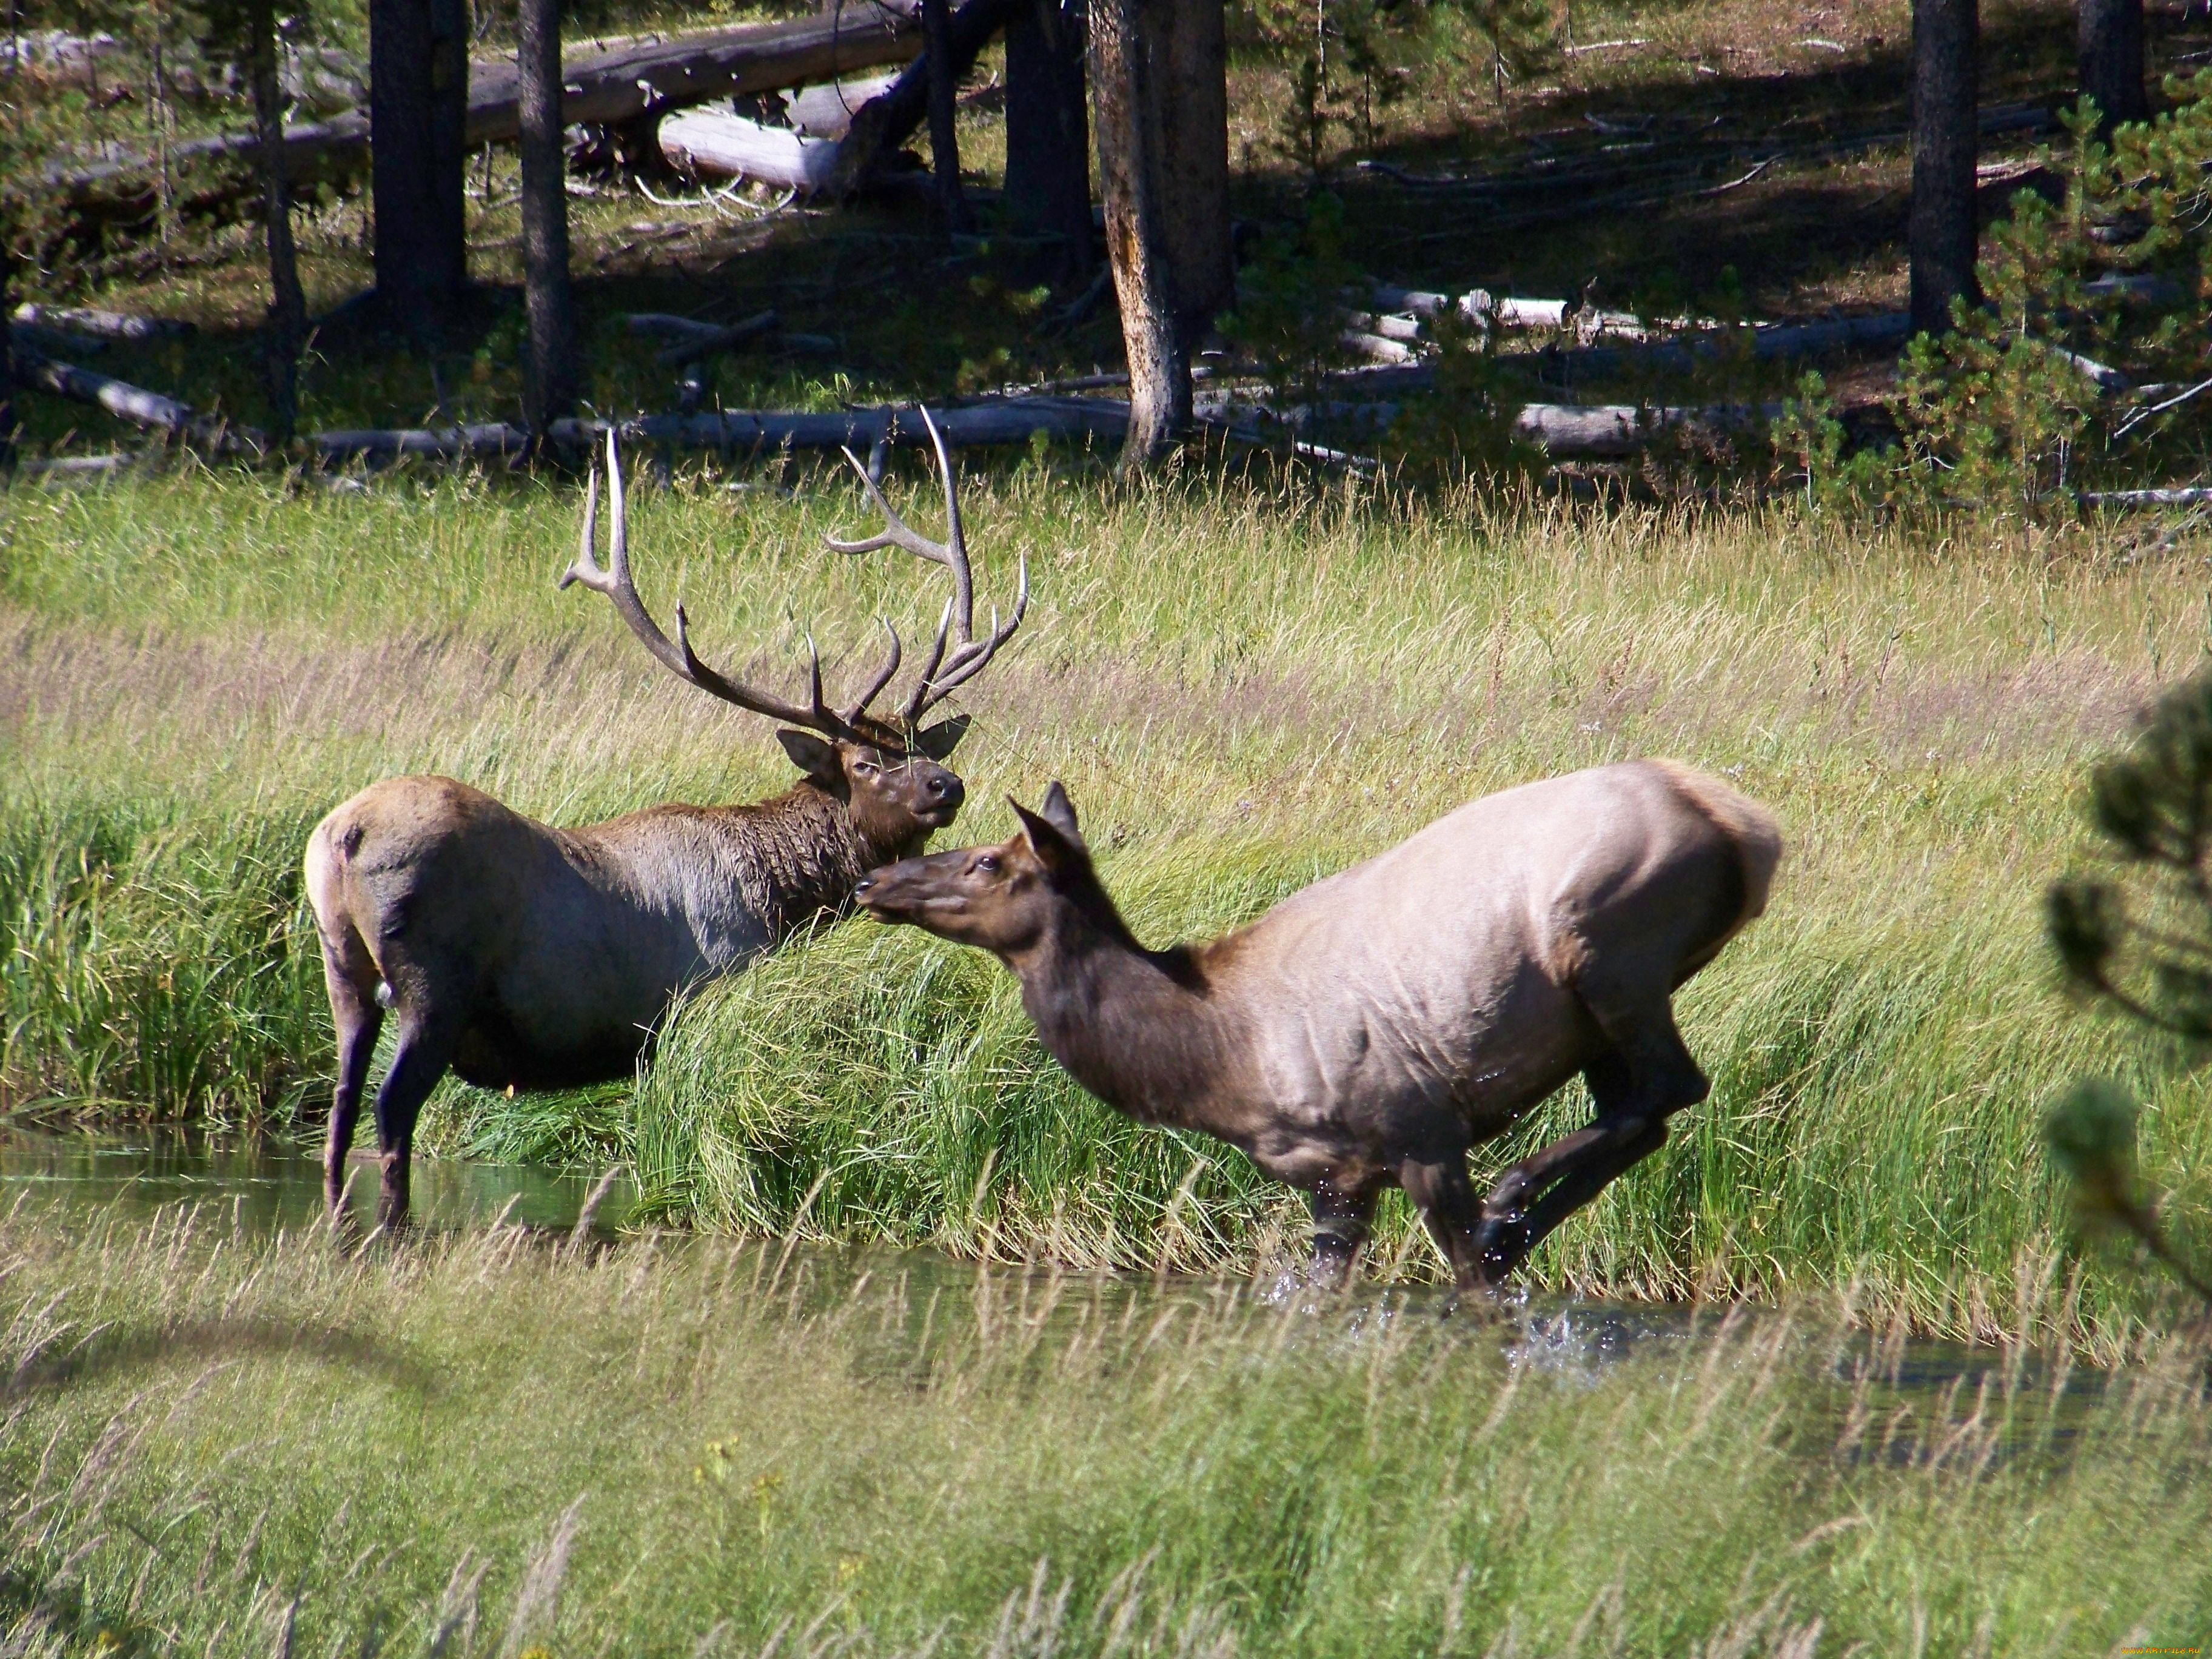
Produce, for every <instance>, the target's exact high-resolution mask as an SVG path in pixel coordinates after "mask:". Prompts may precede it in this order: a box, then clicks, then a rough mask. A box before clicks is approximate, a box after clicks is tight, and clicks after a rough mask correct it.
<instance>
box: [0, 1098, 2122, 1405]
mask: <svg viewBox="0 0 2212 1659" xmlns="http://www.w3.org/2000/svg"><path fill="white" fill-rule="evenodd" d="M354 1168H355V1171H356V1173H355V1176H354V1179H353V1182H352V1184H351V1187H350V1189H349V1201H350V1203H351V1206H352V1209H353V1212H354V1215H355V1217H356V1219H357V1220H358V1221H359V1222H360V1223H361V1224H362V1227H363V1228H364V1230H365V1229H366V1227H367V1226H368V1224H369V1223H370V1222H371V1221H372V1219H373V1215H372V1212H373V1210H374V1199H375V1190H376V1182H375V1165H374V1162H373V1161H371V1160H369V1159H367V1158H363V1157H362V1155H360V1154H356V1158H355V1161H354ZM594 1184H595V1183H594V1181H593V1178H592V1176H588V1175H583V1174H568V1173H562V1172H557V1171H552V1170H544V1169H540V1168H537V1167H535V1166H532V1165H526V1164H489V1163H479V1162H474V1161H471V1160H466V1159H458V1158H419V1157H418V1158H416V1161H415V1165H414V1185H413V1194H414V1197H413V1203H414V1215H415V1219H416V1224H417V1225H419V1226H422V1227H424V1228H428V1229H434V1230H435V1229H448V1228H468V1227H481V1226H484V1225H489V1224H490V1223H492V1222H494V1221H502V1220H503V1221H506V1222H508V1223H513V1224H519V1225H524V1226H527V1227H531V1228H534V1229H539V1230H544V1231H561V1232H566V1231H568V1230H569V1229H571V1228H572V1227H573V1226H574V1224H575V1221H576V1219H577V1217H578V1215H579V1213H580V1211H581V1209H582V1207H583V1206H584V1204H585V1202H586V1199H587V1197H588V1194H590V1192H591V1189H592V1186H593V1185H594ZM634 1201H635V1194H634V1192H633V1190H632V1189H631V1188H630V1187H629V1183H628V1182H626V1181H623V1180H620V1179H618V1180H617V1182H616V1183H615V1185H614V1186H613V1187H612V1188H611V1189H610V1190H609V1192H608V1193H607V1194H606V1195H605V1198H604V1199H603V1200H601V1202H600V1204H599V1207H598V1208H597V1210H596V1211H595V1212H594V1214H593V1231H595V1232H596V1233H597V1234H598V1235H599V1236H600V1237H613V1236H614V1235H615V1234H617V1232H618V1231H619V1230H620V1229H621V1227H622V1225H623V1222H624V1220H625V1218H626V1217H627V1215H628V1213H629V1210H630V1208H631V1206H632V1205H633V1203H634ZM179 1203H183V1204H198V1205H204V1206H209V1207H210V1208H211V1209H213V1210H215V1211H216V1212H217V1213H218V1214H220V1215H222V1217H223V1218H225V1219H226V1220H228V1221H230V1222H231V1223H232V1224H233V1225H236V1226H239V1227H240V1228H243V1229H244V1230H246V1231H248V1232H270V1231H276V1230H277V1229H279V1228H299V1227H304V1226H308V1225H313V1224H315V1223H316V1222H318V1221H319V1219H320V1218H321V1217H322V1213H323V1194H322V1166H321V1163H320V1158H319V1149H318V1148H315V1147H313V1146H306V1145H302V1144H301V1143H298V1142H294V1141H290V1140H285V1139H274V1138H265V1139H253V1140H237V1139H220V1138H216V1137H211V1136H208V1135H205V1134H200V1133H191V1132H188V1131H181V1130H143V1131H140V1132H137V1133H112V1134H86V1133H49V1132H46V1131H41V1130H37V1129H31V1128H23V1127H12V1126H10V1127H0V1212H6V1211H8V1210H10V1209H13V1208H15V1206H18V1205H21V1206H27V1207H34V1208H38V1209H43V1210H48V1211H59V1212H76V1213H78V1214H82V1215H86V1216H89V1215H91V1214H93V1213H94V1212H106V1213H111V1214H112V1213H120V1214H122V1215H124V1216H126V1217H129V1216H133V1215H144V1216H146V1217H149V1218H150V1217H151V1216H152V1215H153V1214H154V1212H155V1211H157V1210H159V1209H161V1208H162V1207H164V1206H173V1205H177V1204H179ZM751 1248H754V1249H757V1250H758V1251H759V1252H760V1253H761V1255H762V1256H763V1261H764V1262H766V1263H768V1264H770V1265H772V1268H773V1273H772V1278H773V1279H775V1281H778V1282H781V1283H782V1284H784V1285H788V1286H791V1287H792V1288H793V1289H794V1290H795V1289H797V1288H798V1285H799V1283H801V1282H803V1283H804V1284H805V1285H806V1286H807V1289H806V1291H805V1292H804V1294H805V1298H806V1299H809V1300H813V1299H817V1298H818V1299H829V1298H834V1297H841V1296H844V1295H848V1294H850V1293H851V1292H852V1290H853V1287H854V1285H855V1283H856V1281H857V1280H859V1279H861V1278H862V1277H864V1276H866V1277H867V1278H870V1279H873V1280H875V1281H876V1282H878V1283H879V1284H881V1283H884V1282H886V1281H894V1282H896V1283H897V1284H898V1285H900V1287H901V1290H902V1295H903V1297H905V1299H906V1300H907V1303H908V1306H909V1307H910V1308H911V1309H912V1310H914V1314H915V1322H916V1324H917V1327H918V1328H919V1327H921V1326H925V1325H926V1324H927V1320H928V1314H927V1308H928V1305H929V1304H930V1303H931V1302H932V1301H933V1299H939V1298H944V1297H960V1298H963V1299H964V1298H971V1297H977V1296H979V1295H983V1296H987V1297H990V1298H992V1299H993V1300H994V1301H996V1302H997V1303H998V1304H1000V1307H1001V1308H1002V1309H1003V1310H1005V1311H1006V1313H1008V1314H1009V1315H1011V1316H1014V1317H1017V1318H1020V1319H1024V1320H1030V1321H1034V1322H1037V1323H1038V1324H1039V1325H1040V1326H1041V1327H1042V1328H1043V1329H1044V1330H1045V1331H1046V1332H1049V1331H1050V1330H1051V1329H1052V1328H1054V1326H1056V1325H1060V1324H1062V1323H1066V1325H1068V1326H1069V1327H1070V1328H1073V1326H1074V1324H1075V1323H1076V1322H1079V1321H1083V1320H1094V1321H1095V1320H1096V1319H1097V1318H1098V1317H1099V1316H1102V1315H1103V1316H1106V1317H1107V1318H1109V1319H1111V1320H1117V1321H1118V1320H1139V1319H1141V1320H1143V1321H1146V1322H1153V1321H1171V1320H1172V1319H1174V1318H1175V1317H1176V1316H1179V1315H1198V1314H1200V1313H1203V1312H1204V1311H1206V1310H1209V1309H1211V1310H1217V1311H1218V1310H1220V1309H1221V1308H1222V1306H1223V1305H1224V1304H1230V1303H1243V1304H1250V1303H1252V1302H1254V1301H1255V1300H1256V1301H1258V1302H1261V1303H1265V1304H1273V1305H1276V1306H1279V1307H1288V1308H1291V1309H1293V1310H1299V1311H1303V1312H1304V1313H1306V1314H1307V1315H1309V1316H1310V1323H1309V1324H1308V1325H1307V1326H1306V1328H1305V1329H1304V1333H1303V1334H1301V1335H1300V1336H1299V1337H1298V1338H1297V1341H1299V1342H1311V1343H1315V1344H1319V1345H1323V1346H1339V1345H1350V1346H1359V1345H1365V1344H1373V1343H1381V1342H1404V1343H1409V1344H1413V1345H1417V1346H1423V1347H1431V1346H1437V1345H1443V1346H1458V1345H1462V1344H1465V1345H1472V1346H1479V1347H1481V1348H1484V1349H1486V1350H1489V1351H1490V1352H1502V1353H1503V1355H1504V1358H1506V1359H1507V1360H1508V1361H1510V1363H1511V1364H1513V1366H1514V1367H1515V1368H1516V1370H1521V1371H1522V1372H1524V1373H1526V1374H1528V1375H1530V1376H1545V1377H1547V1378H1549V1379H1551V1380H1553V1382H1555V1383H1558V1384H1559V1385H1562V1386H1566V1387H1586V1388H1595V1387H1597V1386H1599V1385H1601V1383H1603V1382H1604V1381H1605V1379H1606V1378H1607V1376H1608V1375H1609V1374H1611V1373H1613V1371H1615V1370H1617V1369H1618V1368H1619V1367H1620V1366H1621V1365H1622V1364H1624V1363H1626V1362H1627V1361H1629V1360H1632V1359H1639V1360H1655V1361H1656V1362H1658V1363H1659V1364H1660V1365H1661V1366H1662V1368H1663V1369H1666V1370H1673V1371H1675V1372H1676V1373H1677V1374H1679V1373H1680V1371H1681V1370H1686V1369H1689V1368H1691V1367H1693V1366H1695V1365H1697V1364H1701V1363H1703V1360H1704V1358H1705V1356H1706V1354H1708V1353H1709V1352H1711V1346H1712V1344H1713V1340H1714V1338H1715V1337H1716V1335H1717V1334H1721V1333H1723V1331H1725V1332H1727V1333H1728V1334H1730V1335H1732V1336H1735V1337H1741V1336H1745V1335H1750V1334H1757V1333H1758V1332H1759V1330H1760V1329H1762V1328H1764V1329H1765V1330H1767V1331H1769V1332H1771V1333H1772V1334H1774V1336H1775V1338H1776V1340H1778V1342H1780V1343H1781V1344H1782V1345H1783V1346H1784V1347H1785V1348H1787V1349H1788V1350H1790V1356H1791V1357H1790V1369H1791V1370H1794V1371H1796V1373H1797V1374H1798V1376H1800V1377H1801V1379H1802V1380H1805V1381H1808V1382H1812V1383H1815V1384H1816V1389H1817V1385H1818V1384H1819V1383H1823V1382H1825V1383H1831V1384H1833V1385H1835V1387H1836V1389H1837V1391H1838V1399H1839V1401H1840V1400H1841V1399H1842V1397H1843V1396H1844V1395H1850V1394H1852V1393H1855V1392H1857V1393H1863V1389H1857V1388H1855V1386H1854V1385H1857V1384H1860V1383H1861V1381H1862V1379H1864V1381H1865V1382H1867V1383H1872V1384H1874V1385H1875V1388H1876V1389H1877V1391H1878V1393H1879V1395H1881V1398H1883V1399H1884V1400H1886V1401H1889V1402H1892V1403H1894V1402H1897V1401H1903V1400H1911V1399H1919V1400H1922V1401H1928V1400H1932V1399H1935V1398H1936V1397H1938V1396H1940V1395H1944V1394H1946V1393H1949V1392H1951V1391H1953V1390H1954V1389H1956V1390H1958V1391H1960V1393H1961V1394H1963V1395H1968V1396H1971V1395H1973V1394H1974V1393H1975V1391H1976V1390H1977V1389H1980V1388H1981V1387H1982V1386H1983V1384H1984V1380H1985V1379H1990V1380H1996V1381H2000V1382H2004V1381H2007V1380H2008V1382H2009V1387H2008V1392H2011V1391H2014V1390H2025V1391H2029V1392H2033V1391H2039V1390H2042V1389H2047V1388H2050V1387H2051V1384H2053V1383H2055V1384H2056V1388H2055V1389H2052V1391H2051V1406H2052V1407H2053V1408H2054V1409H2055V1410H2057V1413H2058V1414H2059V1415H2061V1416H2065V1415H2069V1414H2070V1413H2069V1411H2068V1409H2067V1405H2066V1402H2067V1401H2069V1400H2072V1399H2075V1398H2078V1397H2079V1396H2081V1395H2084V1394H2087V1393H2093V1392H2094V1391H2095V1390H2096V1389H2098V1388H2100V1385H2101V1378H2100V1377H2099V1376H2097V1375H2096V1374H2094V1373H2093V1372H2088V1371H2076V1370H2071V1368H2067V1370H2066V1371H2065V1374H2063V1375H2054V1374H2053V1373H2052V1372H2051V1370H2050V1368H2049V1367H2048V1366H2046V1365H2045V1364H2042V1363H2041V1362H2027V1363H2023V1362H2022V1360H2021V1358H2020V1357H2019V1356H2017V1355H2008V1354H2007V1353H2005V1352H2001V1351H2000V1350H1997V1349H1994V1348H1990V1347H1986V1346H1972V1345H1969V1344H1965V1343H1959V1342H1948V1341H1933V1340H1911V1341H1908V1342H1905V1343H1902V1344H1899V1343H1895V1342H1892V1343H1890V1344H1888V1345H1886V1346H1880V1347H1879V1348H1878V1346H1877V1344H1876V1342H1875V1339H1874V1338H1873V1337H1872V1336H1871V1335H1870V1334H1867V1333H1864V1332H1850V1331H1844V1330H1840V1329H1838V1328H1833V1327H1826V1328H1824V1327H1822V1326H1821V1325H1820V1323H1819V1322H1808V1321H1805V1320H1803V1319H1802V1318H1800V1319H1795V1320H1793V1319H1792V1318H1791V1317H1790V1316H1789V1315H1786V1314H1784V1313H1782V1312H1779V1311H1777V1310H1771V1309H1754V1308H1749V1307H1743V1306H1739V1307H1736V1308H1734V1309H1733V1310H1731V1309H1729V1308H1727V1307H1713V1306H1703V1307H1685V1306H1671V1305H1662V1304H1613V1303H1601V1302H1589V1301H1578V1300H1575V1299H1572V1298H1567V1297H1539V1296H1529V1295H1525V1294H1521V1295H1514V1296H1509V1297H1506V1298H1505V1299H1504V1301H1503V1302H1502V1303H1498V1304H1492V1303H1489V1302H1482V1303H1480V1304H1472V1303H1468V1302H1464V1301H1462V1299H1461V1298H1459V1297H1456V1296H1455V1295H1454V1294H1453V1293H1452V1292H1451V1291H1449V1290H1448V1289H1445V1288H1443V1287H1437V1286H1413V1287H1407V1286H1402V1285H1361V1286H1358V1287H1355V1288H1354V1289H1353V1290H1352V1291H1350V1292H1348V1293H1345V1294H1331V1295H1317V1294H1316V1293H1315V1292H1313V1291H1310V1290H1309V1289H1306V1288H1304V1287H1303V1286H1301V1285H1297V1283H1295V1282H1294V1281H1291V1280H1288V1279H1285V1280H1284V1281H1281V1282H1279V1283H1278V1284H1276V1285H1273V1286H1255V1285H1252V1284H1250V1283H1249V1282H1245V1281H1241V1280H1231V1279H1201V1278H1193V1277H1184V1276H1173V1275H1153V1274H1146V1273H1103V1272H1084V1273H1068V1272H1063V1271H1061V1270H1059V1269H1056V1268H1054V1267H1051V1266H1049V1265H1039V1266H1031V1267H1012V1268H1009V1267H982V1266H979V1265H978V1264H976V1263H974V1262H969V1261H958V1260H956V1259H954V1258H952V1257H951V1256H946V1255H940V1254H939V1253H937V1252H935V1251H932V1250H922V1249H909V1250H893V1249H881V1248H877V1249H868V1248H846V1247H838V1246H833V1245H823V1244H796V1245H793V1244H785V1243H775V1242H769V1243H764V1244H760V1245H757V1246H754V1247H751ZM894 1346H900V1347H903V1346H904V1345H902V1344H894ZM909 1358H911V1354H910V1353H901V1354H892V1353H889V1352H887V1353H885V1354H884V1355H883V1356H881V1361H882V1363H883V1364H885V1365H886V1367H887V1368H891V1369H896V1368H898V1367H899V1366H901V1365H902V1364H905V1363H907V1361H908V1359H909ZM2008 1372H2009V1377H2008ZM2062 1433H2063V1431H2062Z"/></svg>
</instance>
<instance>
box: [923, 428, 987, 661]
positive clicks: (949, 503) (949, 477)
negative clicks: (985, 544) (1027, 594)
mask: <svg viewBox="0 0 2212 1659" xmlns="http://www.w3.org/2000/svg"><path fill="white" fill-rule="evenodd" d="M920 407H921V423H922V425H923V427H924V428H927V430H928V433H929V447H931V448H932V449H934V450H935V451H936V452H937V472H938V476H939V477H940V478H942V479H943V480H944V481H945V563H946V564H948V565H950V566H951V568H952V597H953V599H954V600H955V601H956V602H957V605H958V610H957V612H956V620H957V622H958V623H959V625H960V643H961V644H963V645H966V644H967V643H968V642H969V641H971V640H973V639H974V638H975V575H974V574H973V573H972V572H971V571H970V570H969V568H968V537H967V533H966V532H965V531H963V529H962V528H961V525H960V490H959V487H958V481H957V479H956V478H955V477H954V476H953V471H952V452H951V450H949V449H947V448H945V435H944V434H943V433H942V432H939V430H938V429H937V422H935V421H933V420H932V419H930V417H929V405H928V404H921V405H920Z"/></svg>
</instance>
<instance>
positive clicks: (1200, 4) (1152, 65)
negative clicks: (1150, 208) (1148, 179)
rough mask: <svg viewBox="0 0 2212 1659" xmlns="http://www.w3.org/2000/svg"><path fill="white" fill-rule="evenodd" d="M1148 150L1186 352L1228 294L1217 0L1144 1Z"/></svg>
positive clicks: (1232, 280)
mask: <svg viewBox="0 0 2212 1659" xmlns="http://www.w3.org/2000/svg"><path fill="white" fill-rule="evenodd" d="M1140 15H1141V20H1142V28H1143V31H1144V33H1145V35H1146V37H1147V39H1148V43H1149V45H1150V46H1151V52H1150V53H1149V64H1148V67H1149V70H1150V92H1151V95H1152V100H1154V103H1153V119H1154V122H1155V125H1154V128H1153V131H1156V132H1157V133H1158V135H1159V138H1158V147H1157V148H1156V149H1155V150H1154V151H1153V154H1154V155H1155V157H1156V158H1157V164H1158V178H1159V190H1160V205H1161V214H1162V219H1161V222H1162V230H1163V233H1164V240H1165V249H1166V254H1167V264H1168V271H1169V283H1170V291H1171V293H1172V294H1173V295H1174V305H1175V316H1176V331H1177V332H1178V334H1179V335H1180V337H1181V339H1182V348H1183V349H1184V351H1185V352H1186V353H1188V352H1189V351H1192V350H1194V349H1196V347H1197V345H1198V343H1199V341H1200V340H1201V339H1203V338H1204V337H1205V335H1206V330H1207V328H1208V327H1210V326H1211V325H1212V322H1213V316H1214V313H1216V312H1218V311H1221V310H1224V309H1225V308H1226V307H1228V306H1229V304H1230V303H1231V301H1233V300H1234V299H1235V298H1236V296H1237V265H1236V261H1235V259H1234V258H1233V256H1232V253H1231V247H1230V241H1229V78H1228V77H1229V42H1228V35H1227V32H1226V27H1225V20H1224V17H1223V8H1222V0H1144V4H1143V6H1142V8H1141V12H1140Z"/></svg>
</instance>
